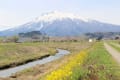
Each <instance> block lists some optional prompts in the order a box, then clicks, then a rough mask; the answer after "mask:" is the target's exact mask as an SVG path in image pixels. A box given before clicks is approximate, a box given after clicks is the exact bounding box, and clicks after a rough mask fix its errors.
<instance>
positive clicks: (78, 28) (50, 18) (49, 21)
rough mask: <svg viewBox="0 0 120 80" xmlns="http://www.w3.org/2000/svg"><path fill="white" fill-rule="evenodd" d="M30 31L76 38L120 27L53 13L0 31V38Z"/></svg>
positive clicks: (119, 26) (76, 16)
mask: <svg viewBox="0 0 120 80" xmlns="http://www.w3.org/2000/svg"><path fill="white" fill-rule="evenodd" d="M30 31H40V32H42V33H45V34H47V35H48V36H77V35H81V34H84V33H88V32H91V33H94V32H120V25H114V24H109V23H104V22H100V21H97V20H90V19H87V18H81V17H80V16H78V15H74V14H71V13H62V12H57V11H55V12H51V13H47V14H43V15H41V16H40V17H38V18H35V19H34V20H32V21H30V22H28V23H25V24H23V25H20V26H18V27H15V28H11V29H7V30H4V31H0V36H12V35H17V34H19V33H24V32H30Z"/></svg>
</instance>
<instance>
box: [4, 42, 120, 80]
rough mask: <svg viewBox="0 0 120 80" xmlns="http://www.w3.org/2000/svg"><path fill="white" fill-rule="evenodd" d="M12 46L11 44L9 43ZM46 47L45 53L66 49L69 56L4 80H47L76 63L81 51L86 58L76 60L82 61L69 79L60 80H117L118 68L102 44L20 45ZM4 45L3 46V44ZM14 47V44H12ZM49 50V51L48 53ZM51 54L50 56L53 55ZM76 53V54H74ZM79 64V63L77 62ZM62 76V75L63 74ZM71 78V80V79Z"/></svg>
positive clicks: (118, 77)
mask: <svg viewBox="0 0 120 80" xmlns="http://www.w3.org/2000/svg"><path fill="white" fill-rule="evenodd" d="M10 44H13V43H10ZM38 44H39V46H40V45H41V46H42V47H43V46H44V47H45V46H47V47H48V50H47V52H51V49H53V52H54V50H55V49H56V48H62V49H67V50H69V51H71V54H70V55H67V56H64V57H63V58H61V59H58V60H56V61H52V62H50V63H47V64H43V65H37V66H35V67H33V68H29V69H26V70H23V71H21V72H19V73H17V74H15V75H14V78H8V79H5V80H21V79H22V80H43V79H44V80H47V79H46V78H45V77H46V76H47V75H49V74H50V73H51V72H53V71H58V70H59V69H61V67H63V66H66V65H67V64H70V62H72V61H76V58H75V57H76V55H79V54H81V51H82V50H83V51H84V52H85V53H86V54H87V56H86V57H84V60H83V58H81V59H79V57H78V60H80V62H81V60H82V63H81V64H80V65H77V64H75V65H74V67H73V68H72V67H71V70H72V74H71V76H70V77H67V78H64V79H60V80H119V79H120V76H119V75H120V72H119V69H120V66H118V64H117V63H116V61H114V59H113V58H112V56H111V55H110V54H109V53H108V52H107V51H106V49H105V48H104V45H103V42H96V43H92V44H91V43H88V42H62V43H61V42H51V43H48V42H47V43H22V44H20V45H21V46H31V45H32V46H35V47H36V45H37V47H38ZM4 45H5V44H4ZM13 45H16V44H13ZM17 46H18V45H17ZM49 48H50V51H49ZM45 49H46V47H45ZM45 51H46V50H45ZM43 52H44V51H43ZM53 52H52V54H53ZM75 53H78V54H75ZM77 62H79V61H77ZM63 75H64V74H63ZM71 77H72V78H71ZM53 80H54V79H53Z"/></svg>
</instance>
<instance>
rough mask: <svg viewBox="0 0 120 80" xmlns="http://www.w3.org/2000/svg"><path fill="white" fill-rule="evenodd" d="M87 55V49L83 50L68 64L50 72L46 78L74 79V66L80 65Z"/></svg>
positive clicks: (48, 79)
mask: <svg viewBox="0 0 120 80" xmlns="http://www.w3.org/2000/svg"><path fill="white" fill-rule="evenodd" d="M86 56H87V51H81V52H80V53H78V54H77V55H75V56H73V57H72V58H71V60H70V61H69V62H68V63H67V64H66V65H64V66H62V67H61V68H59V69H57V70H55V71H53V72H51V73H50V74H48V75H47V76H46V77H45V80H68V79H69V80H72V79H73V77H72V74H74V73H73V72H74V71H73V69H74V67H77V66H80V65H81V64H82V63H83V61H84V59H85V57H86Z"/></svg>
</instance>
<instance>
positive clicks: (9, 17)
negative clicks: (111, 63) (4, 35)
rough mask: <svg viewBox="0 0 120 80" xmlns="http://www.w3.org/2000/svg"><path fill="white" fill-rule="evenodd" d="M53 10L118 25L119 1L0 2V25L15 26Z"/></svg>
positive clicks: (26, 0) (28, 0)
mask: <svg viewBox="0 0 120 80" xmlns="http://www.w3.org/2000/svg"><path fill="white" fill-rule="evenodd" d="M55 10H57V11H61V12H70V13H74V14H77V15H80V16H82V17H87V18H90V19H96V20H100V21H102V22H108V23H113V24H120V0H0V25H8V26H11V27H13V26H17V25H20V24H23V23H26V22H29V21H30V20H32V19H34V18H36V17H37V16H40V15H41V14H42V13H46V12H51V11H55ZM0 28H2V27H0Z"/></svg>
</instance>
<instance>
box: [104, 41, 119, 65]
mask: <svg viewBox="0 0 120 80" xmlns="http://www.w3.org/2000/svg"><path fill="white" fill-rule="evenodd" d="M104 46H105V48H106V50H107V51H108V52H109V53H110V54H111V55H112V56H113V58H114V59H115V60H116V61H117V62H118V64H120V52H118V51H117V50H116V49H114V48H113V47H111V46H110V45H108V44H107V43H104Z"/></svg>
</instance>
